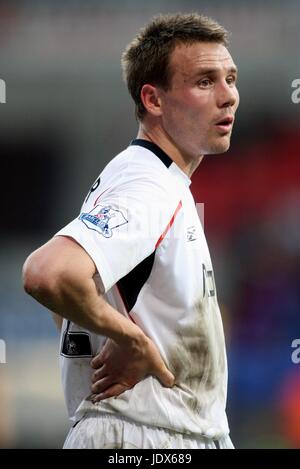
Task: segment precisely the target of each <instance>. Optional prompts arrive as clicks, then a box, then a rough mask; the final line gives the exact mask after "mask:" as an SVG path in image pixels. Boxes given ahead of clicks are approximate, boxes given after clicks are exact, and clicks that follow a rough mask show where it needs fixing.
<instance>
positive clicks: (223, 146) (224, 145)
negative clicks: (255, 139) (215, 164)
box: [206, 137, 230, 155]
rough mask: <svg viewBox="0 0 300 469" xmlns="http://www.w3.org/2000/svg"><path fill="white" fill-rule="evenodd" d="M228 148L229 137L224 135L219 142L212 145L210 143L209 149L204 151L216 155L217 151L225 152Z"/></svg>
mask: <svg viewBox="0 0 300 469" xmlns="http://www.w3.org/2000/svg"><path fill="white" fill-rule="evenodd" d="M229 148H230V138H228V137H226V139H225V138H224V140H223V141H221V142H216V143H215V144H214V145H211V147H210V148H209V150H208V151H207V152H206V155H218V154H219V153H225V152H226V151H228V150H229Z"/></svg>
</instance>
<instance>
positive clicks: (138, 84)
mask: <svg viewBox="0 0 300 469" xmlns="http://www.w3.org/2000/svg"><path fill="white" fill-rule="evenodd" d="M194 42H216V43H221V44H223V45H225V46H227V44H228V33H227V31H226V29H224V28H223V27H222V26H220V25H219V24H218V23H217V22H216V21H214V20H213V19H211V18H208V17H206V16H202V15H199V14H197V13H192V14H180V13H177V14H173V15H159V16H156V17H154V18H153V20H152V21H151V22H150V23H149V24H148V25H147V26H146V27H145V28H143V29H142V30H141V31H140V32H139V34H138V35H137V36H136V37H135V38H134V39H133V41H132V42H131V43H130V44H128V46H127V47H126V49H125V51H124V53H123V55H122V68H123V76H124V80H125V82H126V84H127V87H128V90H129V93H130V94H131V96H132V98H133V100H134V102H135V106H136V117H137V118H138V119H140V120H141V119H142V118H143V116H144V115H145V113H146V110H145V108H144V105H143V103H142V100H141V96H140V95H141V89H142V87H143V85H144V84H146V83H151V84H153V85H158V86H160V87H161V88H163V89H165V90H167V89H168V88H169V86H170V84H171V71H170V67H169V60H170V56H171V53H172V51H173V50H174V48H175V46H176V45H177V44H178V43H182V44H192V43H194Z"/></svg>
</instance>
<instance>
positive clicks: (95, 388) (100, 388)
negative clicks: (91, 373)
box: [91, 376, 112, 394]
mask: <svg viewBox="0 0 300 469" xmlns="http://www.w3.org/2000/svg"><path fill="white" fill-rule="evenodd" d="M111 384H112V382H111V378H110V377H109V376H106V377H105V378H102V379H100V380H98V381H96V382H95V383H93V384H92V386H91V390H92V392H93V393H94V394H101V393H102V392H104V391H105V390H106V389H107V388H108V387H109V386H111Z"/></svg>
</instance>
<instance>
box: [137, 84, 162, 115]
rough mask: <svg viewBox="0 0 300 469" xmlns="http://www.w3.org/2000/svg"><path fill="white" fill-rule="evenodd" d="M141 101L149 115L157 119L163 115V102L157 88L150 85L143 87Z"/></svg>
mask: <svg viewBox="0 0 300 469" xmlns="http://www.w3.org/2000/svg"><path fill="white" fill-rule="evenodd" d="M141 100H142V103H143V105H144V107H145V109H146V111H147V112H149V114H151V115H152V116H155V117H159V116H161V115H162V111H161V100H160V97H159V93H158V89H157V88H156V86H153V85H149V84H147V85H143V87H142V89H141Z"/></svg>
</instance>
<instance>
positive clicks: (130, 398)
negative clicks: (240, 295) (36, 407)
mask: <svg viewBox="0 0 300 469" xmlns="http://www.w3.org/2000/svg"><path fill="white" fill-rule="evenodd" d="M226 45H227V42H226V31H225V30H224V29H223V28H222V27H221V26H220V25H218V24H217V23H216V22H215V21H213V20H211V19H209V18H206V17H202V16H200V15H197V14H190V15H181V14H178V15H167V16H160V17H157V18H155V19H154V20H153V21H152V22H151V23H150V24H149V25H148V26H147V27H146V28H145V29H144V30H142V31H141V32H140V34H139V35H138V36H137V37H136V38H135V39H134V40H133V41H132V43H131V44H129V46H128V47H127V49H126V51H125V52H124V54H123V59H122V64H123V71H124V77H125V80H126V82H127V86H128V89H129V91H130V93H131V96H132V97H133V99H134V102H135V105H136V115H137V118H138V120H139V131H138V135H137V139H136V140H134V141H133V142H132V143H131V144H130V146H129V147H128V148H127V149H125V150H124V151H123V152H122V153H120V154H119V155H118V156H116V157H115V158H114V159H113V160H112V161H111V162H110V163H109V164H108V165H107V166H106V167H105V169H104V170H103V171H102V173H101V174H100V176H99V177H98V179H97V180H96V182H95V183H94V185H93V186H92V188H91V189H90V191H89V193H88V195H87V197H86V199H85V201H84V203H83V206H82V210H81V213H80V215H79V217H78V218H77V219H76V220H74V221H72V222H71V223H70V224H69V225H67V226H66V227H65V228H63V229H62V230H61V231H60V232H59V233H58V234H57V235H56V236H55V237H54V238H53V239H51V240H50V241H49V242H48V243H47V244H45V245H44V246H42V247H41V248H40V249H38V250H37V251H35V252H34V253H33V254H32V255H31V256H30V257H29V258H28V260H27V261H26V263H25V266H24V284H25V289H26V291H27V292H28V293H29V294H31V295H32V296H34V297H35V298H36V299H37V300H38V301H40V302H41V303H42V304H44V305H45V306H47V307H48V308H49V309H51V310H52V311H54V312H55V313H57V314H58V315H59V316H62V317H64V318H65V320H64V324H63V328H62V338H61V361H62V377H63V384H64V390H65V395H66V401H67V405H68V409H69V413H70V416H71V418H72V419H73V421H75V425H74V428H72V429H71V431H70V434H69V436H68V438H67V441H66V443H65V447H66V448H216V447H222V448H231V447H232V443H231V441H230V438H229V436H228V434H229V429H228V424H227V418H226V414H225V404H226V392H227V364H226V353H225V342H224V334H223V327H222V321H221V316H220V311H219V307H218V304H217V298H216V289H215V284H214V276H213V269H212V265H211V259H210V255H209V251H208V248H207V244H206V240H205V237H204V234H203V230H202V227H201V224H200V221H199V218H198V215H197V212H196V208H195V203H194V200H193V198H192V195H191V192H190V190H189V185H190V182H191V181H190V177H191V175H192V173H193V172H194V171H195V169H196V168H197V167H198V166H199V164H200V162H201V160H202V158H203V156H204V155H208V154H213V153H222V152H225V151H227V150H228V148H229V145H230V136H231V131H232V126H233V120H234V114H235V111H236V109H237V107H238V103H239V96H238V91H237V89H236V77H237V69H236V66H235V65H234V63H233V60H232V58H231V55H230V53H229V51H228V49H227V47H226ZM99 352H100V353H99ZM97 354H98V355H97ZM93 356H94V357H95V358H94V359H93V361H92V366H93V367H94V370H93V369H92V368H91V366H90V361H91V358H92V357H93ZM95 369H96V371H95ZM90 380H92V382H93V385H92V394H91V392H90V385H91V383H90Z"/></svg>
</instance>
